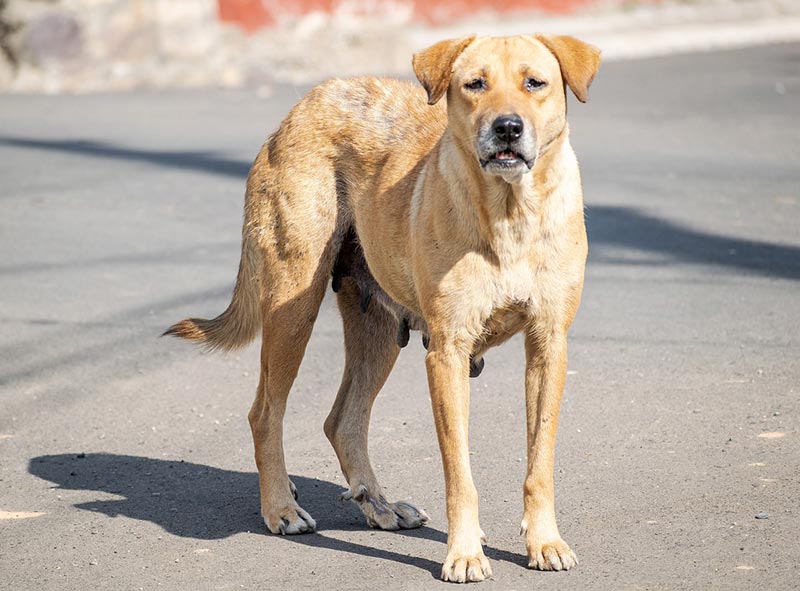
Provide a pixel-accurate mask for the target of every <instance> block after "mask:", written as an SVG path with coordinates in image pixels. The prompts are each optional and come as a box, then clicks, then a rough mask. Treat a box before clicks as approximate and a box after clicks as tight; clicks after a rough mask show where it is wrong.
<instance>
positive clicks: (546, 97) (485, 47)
mask: <svg viewBox="0 0 800 591" xmlns="http://www.w3.org/2000/svg"><path fill="white" fill-rule="evenodd" d="M599 54H600V52H599V51H598V50H597V49H595V48H594V47H592V46H590V45H587V44H586V43H583V42H581V41H578V40H577V39H573V38H571V37H550V36H543V35H540V36H527V35H524V36H518V37H501V38H491V37H485V38H478V39H475V38H474V37H470V38H465V39H456V40H451V41H443V42H441V43H438V44H436V45H434V46H433V47H431V48H429V49H427V50H424V51H422V52H420V53H418V54H416V55H415V56H414V69H415V71H416V73H417V77H418V78H419V79H420V82H421V83H422V85H423V86H424V87H425V89H426V90H427V91H428V99H429V100H428V102H429V103H431V104H433V103H435V102H436V101H438V100H439V99H440V98H441V97H442V95H443V94H444V93H445V92H447V108H448V119H449V126H450V130H451V132H452V134H453V137H454V138H455V140H456V141H457V142H458V143H459V145H460V146H462V147H464V148H467V149H468V150H470V151H471V152H472V153H473V154H474V157H475V159H476V160H477V162H478V165H479V166H480V167H481V169H482V170H483V171H484V172H485V173H486V174H489V175H498V176H501V177H502V178H503V179H505V180H506V181H508V182H518V181H519V180H520V179H521V178H522V176H523V175H524V174H525V173H527V172H529V171H530V170H531V169H532V168H533V166H534V164H535V162H536V158H537V157H538V155H539V154H540V153H541V152H542V151H543V150H544V149H545V148H546V147H547V146H548V145H549V144H550V143H551V142H552V141H553V140H554V139H556V138H557V137H558V136H559V135H560V134H561V133H562V131H563V130H564V127H565V124H566V95H565V86H566V85H569V86H570V88H572V90H573V91H574V92H575V95H576V96H577V97H578V98H579V99H580V100H581V101H585V100H586V94H587V89H588V86H589V84H590V83H591V80H592V78H593V77H594V75H595V73H596V71H597V68H598V66H599V61H600V60H599Z"/></svg>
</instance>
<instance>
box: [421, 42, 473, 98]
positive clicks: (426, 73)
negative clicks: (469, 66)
mask: <svg viewBox="0 0 800 591" xmlns="http://www.w3.org/2000/svg"><path fill="white" fill-rule="evenodd" d="M473 39H475V35H472V36H470V37H462V38H461V39H448V40H447V41H440V42H439V43H437V44H436V45H433V46H431V47H429V48H428V49H423V50H422V51H420V52H417V53H415V54H414V58H413V60H412V64H413V65H414V73H415V74H416V75H417V79H418V80H419V82H420V84H422V87H423V88H424V89H425V91H426V92H427V93H428V104H429V105H434V104H436V103H437V102H438V101H439V99H440V98H442V97H443V96H444V93H445V92H447V87H448V86H450V77H451V76H452V75H453V64H454V63H455V61H456V58H458V56H459V55H461V52H462V51H464V49H465V48H466V47H467V45H469V44H470V43H472V40H473Z"/></svg>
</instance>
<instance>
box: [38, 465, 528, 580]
mask: <svg viewBox="0 0 800 591" xmlns="http://www.w3.org/2000/svg"><path fill="white" fill-rule="evenodd" d="M28 471H29V472H30V473H31V474H33V475H34V476H37V477H39V478H42V479H44V480H47V481H50V482H53V483H55V484H56V485H57V486H56V487H57V488H59V489H67V490H86V491H97V492H101V493H106V494H113V495H119V496H121V497H124V498H121V499H112V500H98V501H91V502H88V503H79V504H77V505H75V507H76V508H78V509H83V510H85V511H93V512H99V513H104V514H105V515H107V516H109V517H117V516H119V515H123V516H125V517H129V518H131V519H137V520H140V521H150V522H152V523H154V524H156V525H158V526H160V527H162V528H164V530H166V531H167V532H169V533H171V534H173V535H176V536H180V537H184V538H194V539H200V540H215V539H221V538H227V537H229V536H232V535H235V534H238V533H245V532H265V533H266V532H267V530H266V527H265V526H264V523H263V521H262V519H261V515H260V510H259V492H258V475H257V474H256V473H255V472H234V471H231V470H222V469H219V468H214V467H211V466H204V465H201V464H193V463H191V462H184V461H175V460H158V459H153V458H144V457H138V456H127V455H116V454H104V453H98V454H74V453H73V454H60V455H49V456H39V457H36V458H33V459H31V460H30V463H29V465H28ZM291 478H292V481H293V482H294V484H295V486H296V487H297V492H298V497H299V502H300V504H301V505H302V506H303V508H305V509H306V510H307V511H308V512H309V513H311V515H312V516H314V517H315V518H317V525H318V532H317V533H316V534H305V535H298V536H285V537H280V539H281V540H285V541H286V542H288V543H298V544H303V545H305V546H310V547H314V548H325V549H328V550H336V551H339V552H346V553H351V554H358V555H360V556H367V557H370V558H379V559H382V560H391V561H393V562H398V563H401V564H407V565H410V566H415V567H417V568H420V569H422V570H425V571H428V572H430V573H431V575H432V576H433V577H436V578H438V577H439V572H440V571H441V563H439V562H438V561H437V560H430V559H428V558H420V557H415V556H411V555H408V554H402V553H399V552H393V551H391V550H384V549H380V548H373V547H370V546H365V545H363V544H357V543H354V542H348V541H344V540H339V539H336V538H332V537H328V536H326V535H325V534H324V532H325V531H354V530H362V529H367V528H368V526H367V525H366V523H365V520H364V518H363V517H362V515H361V512H360V511H359V510H358V508H357V507H356V506H355V505H353V504H352V503H348V502H342V501H340V500H339V495H340V494H341V493H342V492H343V491H344V490H345V489H344V488H343V487H341V486H338V485H336V484H333V483H331V482H327V481H324V480H317V479H313V478H305V477H303V476H292V477H291ZM397 534H400V535H404V536H409V537H413V538H422V539H426V540H431V541H434V542H440V543H441V544H443V545H445V544H446V543H447V534H446V533H444V532H442V531H440V530H437V529H434V528H432V527H421V528H419V529H416V530H399V531H398V532H387V533H386V535H397ZM485 551H486V555H487V556H488V557H489V558H491V559H495V560H505V561H508V562H511V563H514V564H518V565H525V564H526V563H527V559H526V558H525V557H524V556H522V555H521V554H516V553H513V552H507V551H505V550H499V549H496V548H488V547H487V548H485ZM440 554H441V556H437V557H436V558H437V559H443V558H444V554H445V549H444V548H442V551H441V553H440Z"/></svg>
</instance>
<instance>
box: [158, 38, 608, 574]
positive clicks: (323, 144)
mask: <svg viewBox="0 0 800 591" xmlns="http://www.w3.org/2000/svg"><path fill="white" fill-rule="evenodd" d="M599 62H600V52H599V51H598V50H597V49H596V48H594V47H592V46H590V45H587V44H585V43H582V42H581V41H578V40H576V39H573V38H571V37H553V36H544V35H537V36H519V37H511V38H475V37H469V38H464V39H457V40H450V41H443V42H441V43H438V44H436V45H434V46H433V47H431V48H429V49H426V50H424V51H421V52H420V53H418V54H416V55H415V56H414V70H415V72H416V74H417V77H418V78H419V81H420V82H421V83H422V86H423V87H424V89H425V91H426V92H427V101H426V100H425V96H424V95H423V94H422V93H421V92H420V91H419V90H417V88H415V87H414V86H412V85H410V84H407V83H404V82H399V81H396V80H388V79H377V78H359V79H353V80H331V81H329V82H326V83H325V84H322V85H321V86H318V87H317V88H315V89H313V90H311V91H310V92H309V93H308V94H307V95H306V96H305V97H304V98H303V99H302V100H301V101H300V102H299V103H298V104H297V105H296V106H295V107H294V108H293V109H292V110H291V112H290V113H289V115H288V116H287V117H286V119H285V120H284V121H283V123H282V124H281V126H280V128H279V129H278V131H277V132H275V133H274V134H273V135H272V136H271V137H270V138H269V140H268V141H267V143H266V144H265V146H264V147H263V148H262V150H261V153H260V154H259V155H258V158H257V159H256V161H255V163H254V165H253V168H252V170H251V171H250V176H249V178H248V181H247V197H246V203H245V223H244V229H243V232H242V234H243V237H242V258H241V262H240V265H239V275H238V278H237V281H236V287H235V289H234V294H233V301H232V302H231V304H230V306H229V307H228V309H227V310H225V312H223V313H222V314H221V315H220V316H219V317H217V318H215V319H213V320H200V319H189V320H184V321H182V322H180V323H178V324H176V325H175V326H173V327H172V328H170V329H169V331H167V332H168V333H169V334H174V335H177V336H180V337H183V338H187V339H192V340H198V341H202V342H203V343H205V344H206V346H208V347H209V348H220V349H232V348H234V347H239V346H242V345H244V344H246V343H247V342H249V341H250V340H252V339H253V338H254V337H255V336H256V335H257V333H258V330H259V328H261V329H262V331H263V332H262V353H261V379H260V382H259V385H258V391H257V394H256V399H255V402H254V403H253V407H252V409H251V410H250V416H249V418H250V425H251V428H252V432H253V441H254V443H255V456H256V464H257V466H258V472H259V481H260V487H261V512H262V514H263V516H264V520H265V522H266V524H267V527H268V528H269V529H270V531H272V532H273V533H283V534H296V533H301V532H306V531H313V530H314V528H315V526H316V524H315V522H314V520H313V519H312V518H311V516H309V514H308V513H306V512H305V511H304V510H303V509H302V508H301V507H300V506H299V505H298V504H297V502H296V499H295V496H296V495H295V490H294V486H293V485H292V483H291V482H290V481H289V478H288V476H287V474H286V467H285V464H284V455H283V442H282V429H283V415H284V410H285V407H286V399H287V396H288V394H289V390H290V388H291V386H292V383H293V381H294V379H295V376H296V375H297V371H298V367H299V365H300V361H301V359H302V357H303V354H304V352H305V347H306V343H307V342H308V338H309V335H310V334H311V329H312V326H313V324H314V320H315V319H316V316H317V313H318V309H319V307H320V304H321V302H322V299H323V296H324V294H325V290H326V287H327V285H328V282H329V281H330V280H331V276H333V288H334V290H335V291H337V292H338V303H339V308H340V310H341V314H342V318H343V321H344V338H345V350H346V363H345V370H344V378H343V380H342V384H341V387H340V388H339V393H338V395H337V397H336V401H335V403H334V405H333V409H332V410H331V412H330V415H329V416H328V418H327V420H326V421H325V433H326V435H327V437H328V439H330V441H331V443H332V444H333V447H334V449H335V450H336V454H337V456H338V458H339V462H340V464H341V467H342V471H343V472H344V475H345V477H346V478H347V481H348V483H349V487H350V490H349V493H348V497H349V498H352V499H353V500H354V501H355V502H356V503H358V505H359V506H360V508H361V509H362V511H363V512H364V514H365V516H366V518H367V521H368V522H369V523H370V524H371V525H373V526H375V527H380V528H384V529H397V528H400V527H403V528H410V527H418V526H420V525H422V524H423V523H424V522H425V521H427V519H428V517H427V515H426V514H425V512H424V511H422V510H421V509H418V508H416V507H414V506H413V505H411V504H409V503H389V502H387V501H386V499H384V497H383V496H382V494H381V487H380V485H379V484H378V481H377V479H376V477H375V474H374V472H373V470H372V467H371V465H370V461H369V457H368V455H367V430H368V422H369V416H370V411H371V408H372V403H373V400H374V399H375V396H376V395H377V394H378V391H379V390H380V389H381V387H382V386H383V384H384V382H385V380H386V378H387V376H388V375H389V372H390V371H391V369H392V366H393V365H394V362H395V360H396V359H397V355H398V353H399V350H400V347H401V346H404V345H405V344H406V343H407V342H408V331H409V329H411V330H420V331H422V333H423V342H424V343H425V344H426V345H427V346H428V354H427V356H426V358H425V364H426V367H427V371H428V381H429V386H430V394H431V401H432V404H433V413H434V418H435V422H436V431H437V435H438V438H439V446H440V449H441V454H442V463H443V465H444V475H445V483H446V495H447V499H446V500H447V518H448V522H449V537H448V552H447V557H446V559H445V563H444V567H443V569H442V578H443V579H444V580H446V581H457V582H465V581H480V580H482V579H484V578H485V577H489V576H491V568H490V566H489V563H488V561H487V559H486V556H485V555H484V553H483V549H482V547H481V543H482V540H483V538H484V535H483V532H482V530H481V527H480V524H479V521H478V495H477V492H476V490H475V486H474V484H473V481H472V475H471V472H470V461H469V450H468V442H467V430H468V425H467V423H468V415H469V376H470V374H471V373H472V374H473V375H474V374H476V373H478V372H479V371H480V369H481V368H482V364H483V361H482V356H483V354H484V352H485V351H486V350H487V349H488V348H489V347H492V346H494V345H497V344H499V343H502V342H503V341H505V340H507V339H508V338H509V337H511V336H512V335H513V334H515V333H518V332H520V331H522V332H524V334H525V350H526V354H527V368H526V374H525V394H526V401H527V421H528V473H527V477H526V479H525V483H524V488H523V499H524V513H523V518H522V531H523V532H525V535H526V543H527V549H528V556H529V565H530V566H531V567H533V568H539V569H545V570H561V569H569V568H570V567H572V566H573V565H575V564H577V559H576V558H575V554H574V553H573V552H572V551H571V550H570V548H569V546H567V544H566V543H565V542H564V541H563V540H562V539H561V536H560V535H559V532H558V527H557V525H556V517H555V508H554V493H553V456H554V447H555V439H556V427H557V424H558V413H559V407H560V402H561V394H562V389H563V386H564V379H565V374H566V366H567V341H566V334H567V329H568V327H569V326H570V324H571V322H572V319H573V317H574V315H575V312H576V310H577V308H578V304H579V301H580V297H581V290H582V287H583V274H584V264H585V261H586V233H585V229H584V221H583V200H582V194H581V183H580V176H579V173H578V163H577V160H576V158H575V154H574V152H573V151H572V148H571V147H570V144H569V139H568V127H567V121H566V92H565V88H566V86H569V87H570V88H571V89H572V91H573V92H574V93H575V95H576V96H577V97H578V99H580V100H581V101H585V100H586V98H587V88H588V86H589V84H590V83H591V81H592V79H593V77H594V75H595V73H596V72H597V68H598V66H599ZM445 94H446V95H447V105H446V108H445V105H444V104H442V103H441V102H440V99H441V98H442V97H444V96H445ZM426 102H427V105H426V104H425V103H426ZM428 105H434V106H428Z"/></svg>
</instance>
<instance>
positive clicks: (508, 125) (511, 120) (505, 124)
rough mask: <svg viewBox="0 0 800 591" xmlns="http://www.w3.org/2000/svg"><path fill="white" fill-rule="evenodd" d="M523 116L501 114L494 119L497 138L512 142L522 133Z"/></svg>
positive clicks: (493, 127) (493, 126)
mask: <svg viewBox="0 0 800 591" xmlns="http://www.w3.org/2000/svg"><path fill="white" fill-rule="evenodd" d="M522 127H523V126H522V118H521V117H520V116H519V115H501V116H500V117H498V118H497V119H495V120H494V123H493V124H492V129H494V135H495V136H496V137H497V139H499V140H502V141H504V142H511V141H514V140H516V139H519V136H521V135H522Z"/></svg>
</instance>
